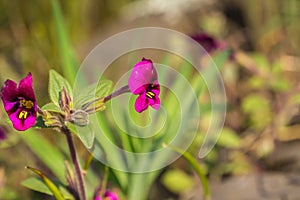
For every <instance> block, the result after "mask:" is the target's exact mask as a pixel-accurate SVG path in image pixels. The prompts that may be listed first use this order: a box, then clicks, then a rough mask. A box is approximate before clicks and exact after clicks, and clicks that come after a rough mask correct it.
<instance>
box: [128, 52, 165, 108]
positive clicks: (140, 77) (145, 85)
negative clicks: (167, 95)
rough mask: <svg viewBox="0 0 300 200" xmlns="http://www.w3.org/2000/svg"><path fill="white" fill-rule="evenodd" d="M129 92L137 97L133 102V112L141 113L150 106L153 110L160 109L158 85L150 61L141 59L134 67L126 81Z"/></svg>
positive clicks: (154, 70) (155, 73)
mask: <svg viewBox="0 0 300 200" xmlns="http://www.w3.org/2000/svg"><path fill="white" fill-rule="evenodd" d="M128 86H129V89H130V91H131V92H132V93H133V94H135V95H139V96H138V98H137V99H136V101H135V104H134V107H135V110H136V111H137V112H139V113H141V112H143V111H144V110H146V109H147V108H148V106H151V107H152V108H154V109H155V110H158V109H159V107H160V99H159V97H158V96H159V93H160V85H159V83H158V77H157V72H156V69H155V68H154V66H153V63H152V61H151V60H149V59H146V58H143V59H142V61H140V62H138V63H137V64H135V65H134V67H133V69H132V73H131V75H130V77H129V80H128Z"/></svg>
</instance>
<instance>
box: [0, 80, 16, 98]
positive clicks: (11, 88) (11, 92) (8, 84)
mask: <svg viewBox="0 0 300 200" xmlns="http://www.w3.org/2000/svg"><path fill="white" fill-rule="evenodd" d="M18 95H19V90H18V88H17V83H15V82H14V81H12V80H9V79H8V80H7V81H5V83H4V86H3V87H2V89H1V98H2V100H3V99H5V100H7V101H14V100H15V99H16V98H17V97H18Z"/></svg>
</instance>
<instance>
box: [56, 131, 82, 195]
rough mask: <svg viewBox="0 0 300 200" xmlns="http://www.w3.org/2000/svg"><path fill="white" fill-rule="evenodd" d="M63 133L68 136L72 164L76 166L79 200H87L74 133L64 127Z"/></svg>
mask: <svg viewBox="0 0 300 200" xmlns="http://www.w3.org/2000/svg"><path fill="white" fill-rule="evenodd" d="M61 131H62V132H63V133H64V134H65V135H66V138H67V142H68V146H69V151H70V156H71V159H72V162H73V165H74V169H75V174H76V179H77V192H78V195H79V198H80V200H86V194H85V185H84V180H83V174H82V171H81V167H80V164H79V160H78V157H77V154H76V150H75V145H74V141H73V138H72V133H71V131H70V129H69V128H68V127H66V126H64V127H62V128H61Z"/></svg>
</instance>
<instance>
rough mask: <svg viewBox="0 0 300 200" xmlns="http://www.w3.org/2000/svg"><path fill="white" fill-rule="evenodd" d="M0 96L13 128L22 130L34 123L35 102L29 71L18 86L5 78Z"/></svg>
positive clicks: (35, 113) (35, 114)
mask: <svg viewBox="0 0 300 200" xmlns="http://www.w3.org/2000/svg"><path fill="white" fill-rule="evenodd" d="M1 98H2V101H3V105H4V109H5V111H6V112H7V114H8V116H9V118H10V120H11V121H12V123H13V126H14V128H15V129H17V130H19V131H24V130H27V129H28V128H30V127H32V126H33V125H34V124H35V120H36V116H37V104H36V99H35V95H34V91H33V88H32V75H31V73H28V75H27V76H26V77H25V78H24V79H22V80H21V81H20V83H19V86H17V83H15V82H14V81H12V80H7V81H6V82H5V84H4V86H3V87H2V89H1Z"/></svg>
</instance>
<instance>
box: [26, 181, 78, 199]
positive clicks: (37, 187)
mask: <svg viewBox="0 0 300 200" xmlns="http://www.w3.org/2000/svg"><path fill="white" fill-rule="evenodd" d="M21 185H22V186H24V187H26V188H28V189H31V190H34V191H37V192H40V193H44V194H48V195H53V194H52V192H51V191H50V190H49V188H48V187H47V186H46V184H45V183H44V182H43V180H42V179H41V178H34V177H31V178H28V179H26V180H24V181H22V182H21ZM56 185H58V184H56ZM58 189H59V190H60V191H61V193H62V195H63V196H64V198H65V199H74V197H73V196H72V195H71V194H70V193H69V192H68V191H67V189H66V188H64V187H63V186H62V185H58Z"/></svg>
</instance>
